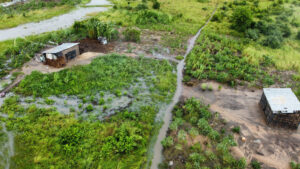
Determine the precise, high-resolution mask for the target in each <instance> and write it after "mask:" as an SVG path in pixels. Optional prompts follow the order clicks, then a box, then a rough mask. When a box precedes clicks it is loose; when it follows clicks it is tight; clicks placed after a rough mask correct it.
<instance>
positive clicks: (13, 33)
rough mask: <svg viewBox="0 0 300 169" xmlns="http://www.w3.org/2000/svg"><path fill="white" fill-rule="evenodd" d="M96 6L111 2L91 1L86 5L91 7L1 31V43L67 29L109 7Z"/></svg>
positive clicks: (105, 0) (103, 0)
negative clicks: (91, 14) (88, 15)
mask: <svg viewBox="0 0 300 169" xmlns="http://www.w3.org/2000/svg"><path fill="white" fill-rule="evenodd" d="M94 5H110V2H109V1H107V0H91V2H90V3H88V4H87V5H86V6H91V7H78V8H77V9H75V10H73V11H71V12H70V13H67V14H63V15H60V16H56V17H53V18H51V19H48V20H44V21H40V22H36V23H28V24H24V25H19V26H17V27H14V28H9V29H3V30H0V41H3V40H8V39H15V38H18V37H25V36H29V35H34V34H41V33H44V32H51V31H56V30H59V29H63V28H67V27H70V26H72V25H73V23H74V22H75V21H79V20H83V19H85V18H87V14H90V13H94V12H103V11H106V10H107V9H108V8H107V7H93V6H94Z"/></svg>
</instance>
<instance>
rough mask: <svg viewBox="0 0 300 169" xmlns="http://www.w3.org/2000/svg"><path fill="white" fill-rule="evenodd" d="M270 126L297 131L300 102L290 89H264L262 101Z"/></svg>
mask: <svg viewBox="0 0 300 169" xmlns="http://www.w3.org/2000/svg"><path fill="white" fill-rule="evenodd" d="M260 106H261V107H262V109H263V111H264V113H265V115H266V121H267V123H268V124H272V125H276V126H282V127H289V128H294V129H297V128H298V126H299V123H300V102H299V100H298V98H297V97H296V95H295V94H294V93H293V91H292V89H290V88H264V89H263V94H262V97H261V100H260Z"/></svg>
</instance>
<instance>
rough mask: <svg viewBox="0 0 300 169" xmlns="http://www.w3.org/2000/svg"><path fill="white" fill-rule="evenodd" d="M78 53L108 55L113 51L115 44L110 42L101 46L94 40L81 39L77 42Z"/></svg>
mask: <svg viewBox="0 0 300 169" xmlns="http://www.w3.org/2000/svg"><path fill="white" fill-rule="evenodd" d="M79 43H80V45H79V50H80V53H85V52H97V53H109V52H111V51H113V50H114V48H115V43H116V42H110V43H108V44H107V45H102V44H101V43H99V41H98V40H96V39H88V38H86V39H83V40H80V41H79Z"/></svg>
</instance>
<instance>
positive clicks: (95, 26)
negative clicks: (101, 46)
mask: <svg viewBox="0 0 300 169" xmlns="http://www.w3.org/2000/svg"><path fill="white" fill-rule="evenodd" d="M85 24H86V29H87V30H84V31H87V32H88V36H89V38H94V39H97V38H98V37H99V36H101V37H106V38H107V40H109V41H110V40H115V39H117V38H118V33H119V32H118V30H117V29H116V27H115V26H114V25H113V24H111V23H105V22H101V21H100V20H98V19H96V18H91V19H89V20H88V21H86V22H85Z"/></svg>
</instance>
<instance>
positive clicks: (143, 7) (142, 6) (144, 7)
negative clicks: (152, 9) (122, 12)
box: [135, 3, 148, 11]
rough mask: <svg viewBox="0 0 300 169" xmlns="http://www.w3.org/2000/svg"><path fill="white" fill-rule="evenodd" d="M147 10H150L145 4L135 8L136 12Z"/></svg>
mask: <svg viewBox="0 0 300 169" xmlns="http://www.w3.org/2000/svg"><path fill="white" fill-rule="evenodd" d="M146 9H148V6H147V4H145V3H140V4H138V5H137V6H136V7H135V10H137V11H141V10H146Z"/></svg>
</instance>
